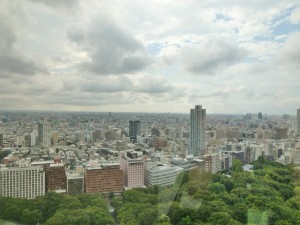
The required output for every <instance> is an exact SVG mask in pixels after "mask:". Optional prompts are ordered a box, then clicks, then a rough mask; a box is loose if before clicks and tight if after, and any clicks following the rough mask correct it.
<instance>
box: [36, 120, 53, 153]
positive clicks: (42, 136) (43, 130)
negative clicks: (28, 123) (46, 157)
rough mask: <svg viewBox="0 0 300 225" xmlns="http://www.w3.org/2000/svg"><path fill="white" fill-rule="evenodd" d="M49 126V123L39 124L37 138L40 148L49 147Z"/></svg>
mask: <svg viewBox="0 0 300 225" xmlns="http://www.w3.org/2000/svg"><path fill="white" fill-rule="evenodd" d="M50 135H51V134H50V124H49V123H46V122H44V123H39V125H38V138H39V144H40V145H41V146H42V147H49V146H50V145H51V136H50Z"/></svg>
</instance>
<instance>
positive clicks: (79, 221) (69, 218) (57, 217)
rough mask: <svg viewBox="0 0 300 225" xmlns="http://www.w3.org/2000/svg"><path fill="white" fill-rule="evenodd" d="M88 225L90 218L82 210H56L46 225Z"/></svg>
mask: <svg viewBox="0 0 300 225" xmlns="http://www.w3.org/2000/svg"><path fill="white" fill-rule="evenodd" d="M70 224H72V225H89V224H90V218H89V216H88V215H86V213H85V211H84V210H82V209H77V210H68V209H66V210H58V211H57V212H56V213H55V214H54V215H53V216H52V217H51V218H50V219H49V220H47V222H46V225H70Z"/></svg>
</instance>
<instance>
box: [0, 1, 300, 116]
mask: <svg viewBox="0 0 300 225" xmlns="http://www.w3.org/2000/svg"><path fill="white" fill-rule="evenodd" d="M0 4H1V5H0V17H1V20H0V85H1V86H0V110H1V109H18V110H22V109H29V110H71V111H85V110H88V111H105V112H107V111H112V112H117V111H126V112H186V113H188V112H189V109H190V108H192V107H193V106H194V105H196V104H201V105H203V107H204V108H206V109H207V112H208V113H247V112H252V113H257V112H263V113H267V114H270V113H272V114H283V113H287V114H296V109H297V108H300V1H299V0H294V1H293V0H286V1H278V0H264V1H261V0H251V1H241V0H227V1H223V0H210V1H206V0H201V1H200V0H194V1H174V0H152V1H142V0H130V1H124V0H123V1H121V0H120V1H117V0H107V1H105V0H103V1H101V0H81V1H80V0H77V1H76V0H19V1H18V0H0Z"/></svg>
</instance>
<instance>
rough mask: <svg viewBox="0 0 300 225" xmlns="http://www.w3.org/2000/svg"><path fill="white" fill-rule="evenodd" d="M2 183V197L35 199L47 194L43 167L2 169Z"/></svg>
mask: <svg viewBox="0 0 300 225" xmlns="http://www.w3.org/2000/svg"><path fill="white" fill-rule="evenodd" d="M0 181H1V182H0V196H4V197H14V198H27V199H34V198H36V197H37V196H43V195H44V194H45V171H44V169H43V167H34V166H29V165H26V166H22V167H2V168H0Z"/></svg>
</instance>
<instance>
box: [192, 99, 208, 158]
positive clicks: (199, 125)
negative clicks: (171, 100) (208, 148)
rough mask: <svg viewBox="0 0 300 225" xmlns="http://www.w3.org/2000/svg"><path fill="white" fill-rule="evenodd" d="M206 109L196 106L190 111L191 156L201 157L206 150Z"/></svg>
mask: <svg viewBox="0 0 300 225" xmlns="http://www.w3.org/2000/svg"><path fill="white" fill-rule="evenodd" d="M205 120H206V109H202V106H201V105H196V106H195V109H191V110H190V149H189V154H193V155H194V156H201V155H202V154H203V151H204V148H205Z"/></svg>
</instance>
